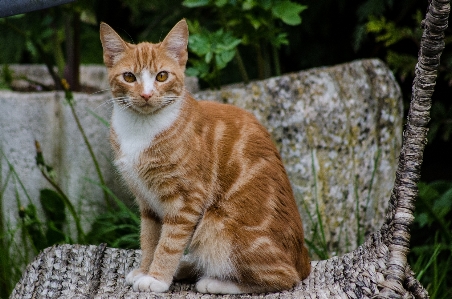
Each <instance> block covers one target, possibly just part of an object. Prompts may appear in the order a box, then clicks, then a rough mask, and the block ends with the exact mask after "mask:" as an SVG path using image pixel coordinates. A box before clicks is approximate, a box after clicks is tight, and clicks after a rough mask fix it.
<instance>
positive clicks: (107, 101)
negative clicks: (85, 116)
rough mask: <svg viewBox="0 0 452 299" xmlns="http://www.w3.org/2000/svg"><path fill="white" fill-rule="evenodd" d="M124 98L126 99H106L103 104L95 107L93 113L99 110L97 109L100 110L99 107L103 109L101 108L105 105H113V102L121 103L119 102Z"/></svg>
mask: <svg viewBox="0 0 452 299" xmlns="http://www.w3.org/2000/svg"><path fill="white" fill-rule="evenodd" d="M126 98H127V97H116V98H110V99H107V100H105V101H104V102H102V103H101V104H100V105H99V106H97V107H96V108H95V109H94V111H96V110H97V109H99V108H101V107H103V106H105V105H108V104H113V103H115V102H118V103H121V102H122V101H121V100H123V99H126Z"/></svg>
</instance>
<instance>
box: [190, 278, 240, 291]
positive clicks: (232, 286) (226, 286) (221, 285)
mask: <svg viewBox="0 0 452 299" xmlns="http://www.w3.org/2000/svg"><path fill="white" fill-rule="evenodd" d="M196 290H197V291H198V292H200V293H209V294H241V293H242V291H241V290H240V288H239V287H238V285H237V284H236V283H234V282H232V281H222V280H218V279H214V278H209V277H204V278H201V280H200V281H198V282H197V283H196Z"/></svg>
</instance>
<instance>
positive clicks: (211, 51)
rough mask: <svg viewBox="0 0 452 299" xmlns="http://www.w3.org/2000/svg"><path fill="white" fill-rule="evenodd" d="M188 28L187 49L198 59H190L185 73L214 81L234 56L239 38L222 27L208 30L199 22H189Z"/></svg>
mask: <svg viewBox="0 0 452 299" xmlns="http://www.w3.org/2000/svg"><path fill="white" fill-rule="evenodd" d="M189 28H190V32H191V34H190V37H189V49H190V51H191V52H193V53H194V54H196V55H197V56H198V59H196V58H191V59H190V61H191V65H192V66H191V67H189V68H188V69H187V75H189V76H196V77H199V78H201V79H204V80H206V81H207V82H214V81H215V80H216V79H217V78H218V76H219V73H220V71H221V70H222V69H224V68H225V67H226V65H227V64H228V63H229V62H230V61H231V60H232V59H233V58H234V55H235V51H236V46H237V45H238V44H240V42H241V40H240V39H237V38H235V37H234V36H232V34H231V33H230V32H224V30H223V29H219V30H217V31H215V32H210V31H208V30H207V29H205V28H202V27H201V26H200V25H199V22H194V23H191V22H190V23H189Z"/></svg>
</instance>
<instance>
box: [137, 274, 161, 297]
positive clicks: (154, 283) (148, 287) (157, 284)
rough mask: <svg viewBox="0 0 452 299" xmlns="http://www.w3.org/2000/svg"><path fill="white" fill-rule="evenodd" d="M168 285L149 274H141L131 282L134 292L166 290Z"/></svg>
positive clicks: (159, 291)
mask: <svg viewBox="0 0 452 299" xmlns="http://www.w3.org/2000/svg"><path fill="white" fill-rule="evenodd" d="M168 289H169V285H168V284H167V283H165V282H163V281H160V280H157V279H155V278H154V277H152V276H150V275H144V274H143V275H142V276H140V277H138V279H136V280H135V282H134V284H133V290H134V291H135V292H143V291H150V292H157V293H163V292H166V291H168Z"/></svg>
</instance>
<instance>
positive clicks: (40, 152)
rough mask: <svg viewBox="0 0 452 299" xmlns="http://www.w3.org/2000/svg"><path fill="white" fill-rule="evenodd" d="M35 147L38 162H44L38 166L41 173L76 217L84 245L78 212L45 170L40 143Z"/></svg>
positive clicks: (80, 240)
mask: <svg viewBox="0 0 452 299" xmlns="http://www.w3.org/2000/svg"><path fill="white" fill-rule="evenodd" d="M35 146H36V156H37V157H39V156H40V157H39V158H37V159H36V160H37V161H38V160H39V159H40V161H42V162H41V163H39V162H38V166H40V167H39V170H40V171H41V174H42V176H43V177H44V178H45V179H46V180H47V182H49V183H50V185H52V187H53V188H55V190H56V191H57V192H58V194H60V195H61V198H62V199H63V201H64V204H65V205H66V206H67V207H68V209H69V212H70V213H71V214H72V217H74V221H75V226H76V227H77V239H78V242H80V243H84V240H85V233H84V232H83V229H82V225H81V224H80V218H79V217H78V215H77V211H76V210H75V208H74V206H73V205H72V203H71V201H70V200H69V198H68V197H67V195H66V193H64V191H63V190H62V189H61V188H60V186H58V184H57V183H56V182H55V181H54V180H53V179H52V178H51V177H49V176H48V175H47V173H46V171H45V170H44V168H45V167H47V165H46V164H45V162H44V157H43V155H42V150H41V146H40V144H39V142H38V141H36V142H35Z"/></svg>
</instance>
